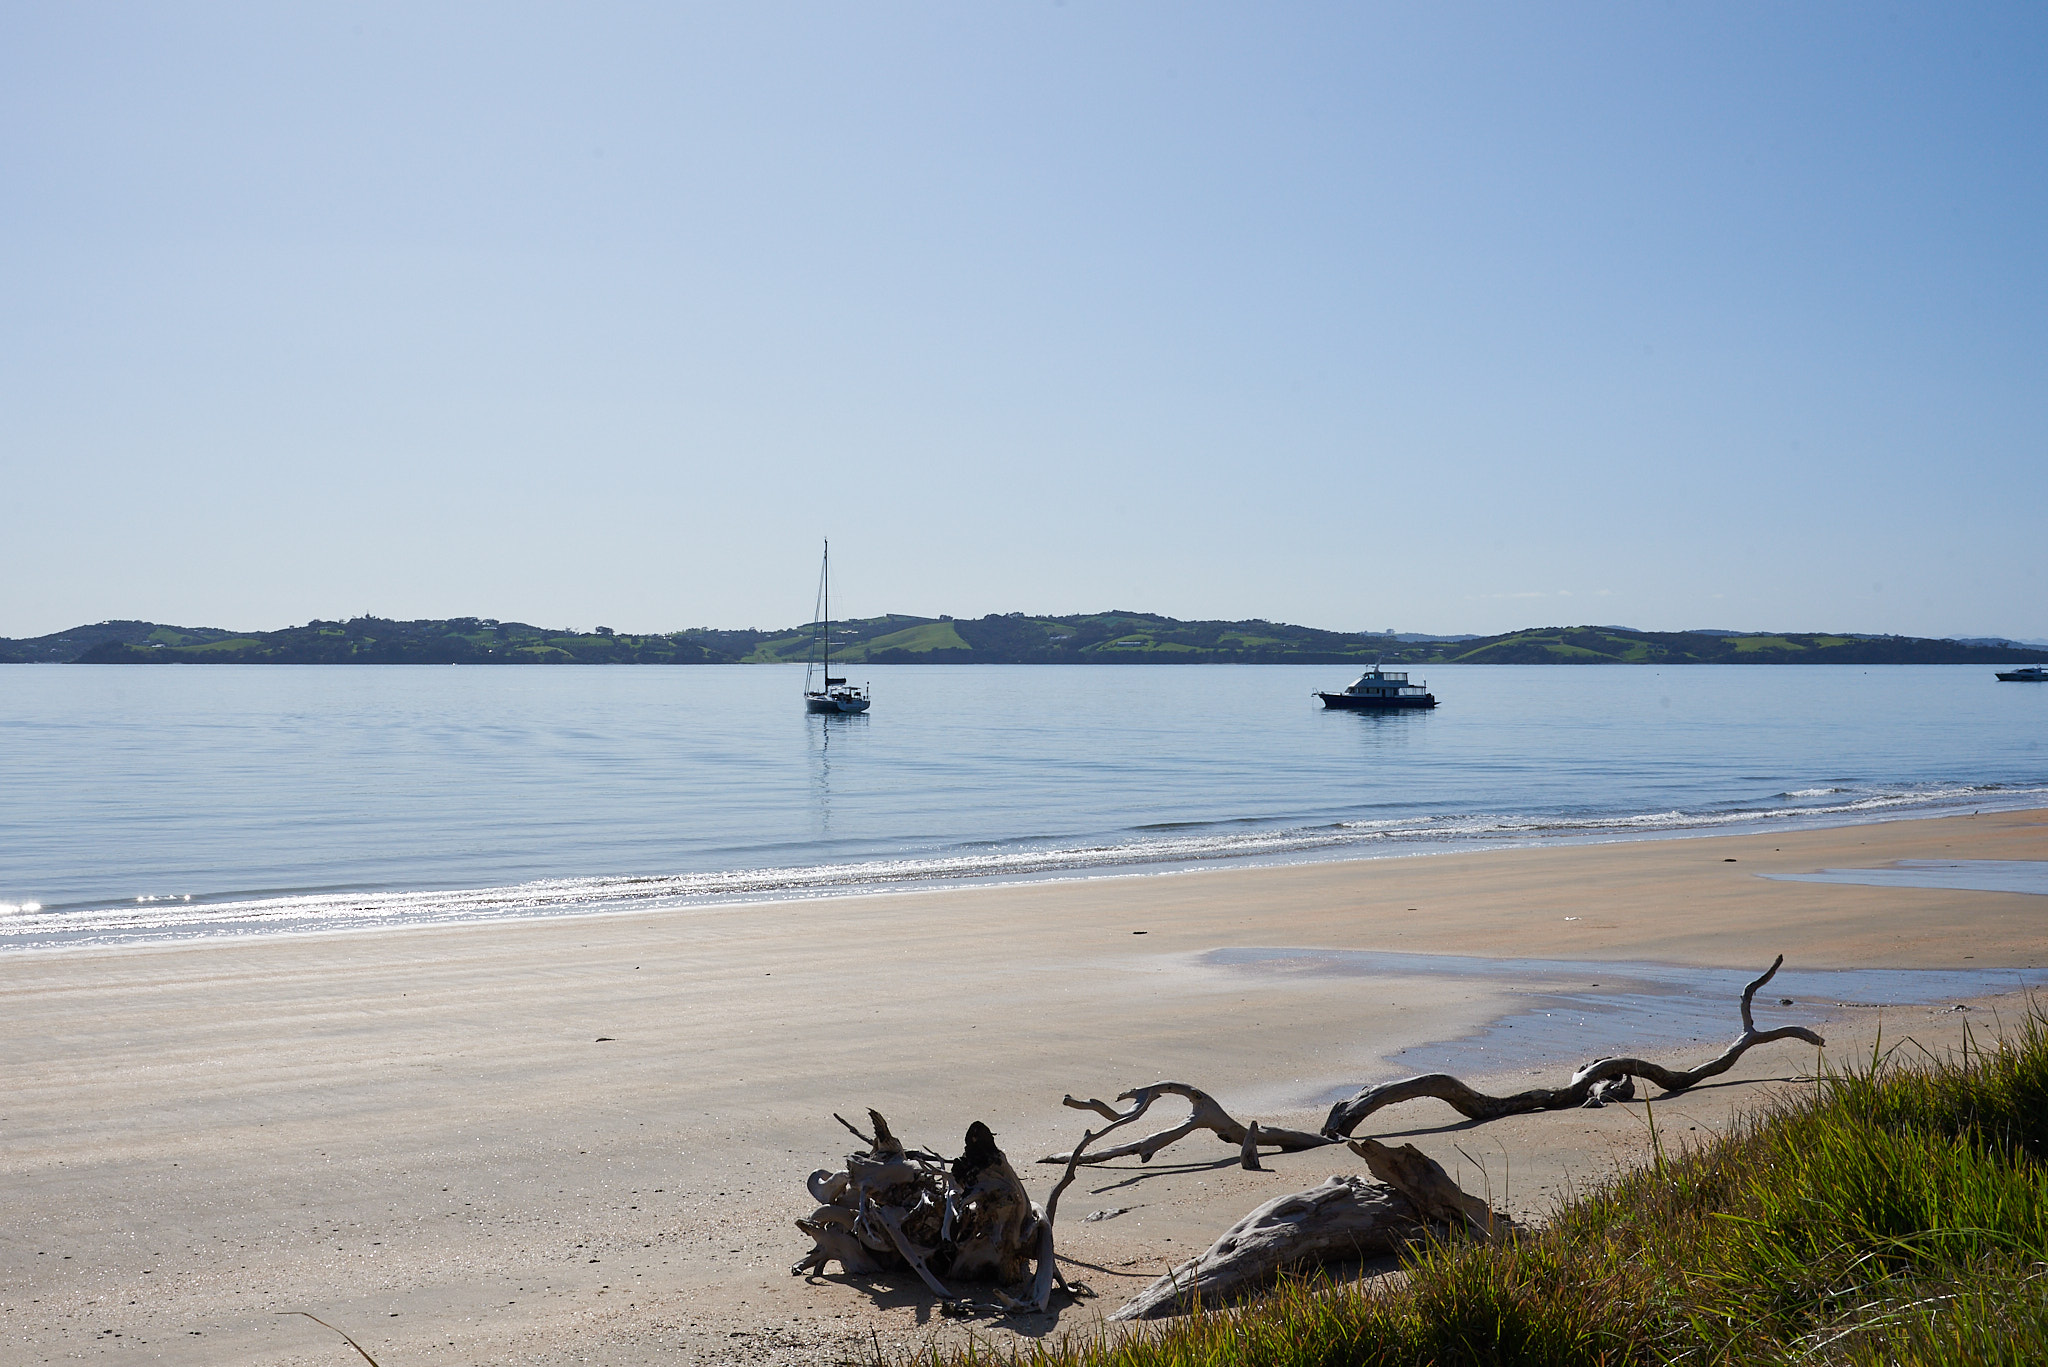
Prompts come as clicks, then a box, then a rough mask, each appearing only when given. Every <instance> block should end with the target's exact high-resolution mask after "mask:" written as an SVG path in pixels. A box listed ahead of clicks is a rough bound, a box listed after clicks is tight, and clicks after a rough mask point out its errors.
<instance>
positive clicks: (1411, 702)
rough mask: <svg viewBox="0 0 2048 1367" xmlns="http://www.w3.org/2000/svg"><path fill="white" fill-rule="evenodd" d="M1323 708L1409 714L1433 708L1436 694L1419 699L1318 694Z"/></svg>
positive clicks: (1424, 695)
mask: <svg viewBox="0 0 2048 1367" xmlns="http://www.w3.org/2000/svg"><path fill="white" fill-rule="evenodd" d="M1316 696H1317V697H1318V698H1321V699H1322V700H1323V706H1325V707H1334V708H1337V709H1338V710H1340V711H1345V712H1411V711H1414V710H1416V709H1417V708H1426V707H1435V706H1436V694H1434V693H1424V694H1423V695H1422V696H1421V697H1411V698H1403V697H1390V698H1371V697H1360V696H1358V695H1357V694H1355V693H1318V694H1316Z"/></svg>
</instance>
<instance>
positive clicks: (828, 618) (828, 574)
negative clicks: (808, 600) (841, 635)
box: [820, 536, 832, 688]
mask: <svg viewBox="0 0 2048 1367" xmlns="http://www.w3.org/2000/svg"><path fill="white" fill-rule="evenodd" d="M820 573H821V574H822V575H823V577H824V581H825V686H826V687H827V688H830V687H831V686H832V538H831V537H829V536H828V537H826V538H825V564H824V567H823V569H822V570H821V571H820Z"/></svg>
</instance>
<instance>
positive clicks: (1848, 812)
mask: <svg viewBox="0 0 2048 1367" xmlns="http://www.w3.org/2000/svg"><path fill="white" fill-rule="evenodd" d="M2044 796H2048V788H2044V787H2018V786H2010V785H2002V784H1980V785H1952V786H1935V785H1929V786H1918V787H1900V788H1896V789H1874V788H1873V789H1847V788H1807V789H1799V790H1795V791H1793V792H1789V793H1784V794H1781V795H1780V796H1779V798H1778V799H1776V800H1773V801H1771V802H1767V803H1759V804H1756V805H1728V806H1724V807H1718V808H1710V809H1705V810H1686V809H1682V808H1670V809H1666V810H1658V811H1648V812H1564V813H1547V814H1488V813H1461V814H1440V815H1406V816H1390V817H1382V818H1361V819H1354V820H1341V821H1333V822H1328V823H1325V824H1320V825H1309V826H1303V825H1291V826H1289V825H1270V826H1266V827H1263V828H1257V829H1246V828H1245V825H1246V823H1243V822H1240V821H1221V822H1214V823H1206V824H1197V823H1172V824H1167V823H1160V824H1155V825H1152V826H1147V827H1136V828H1133V829H1132V830H1131V831H1130V832H1129V833H1128V834H1126V835H1125V836H1123V837H1121V838H1117V839H1107V840H1099V841H1089V842H1066V843H1062V842H1060V841H1058V840H1039V841H1030V842H1024V841H1019V842H1013V843H1010V844H997V845H989V844H987V843H985V842H981V843H977V844H975V845H973V846H967V845H962V846H956V847H955V848H954V849H953V850H951V851H948V852H943V853H935V854H927V855H919V856H915V857H904V858H893V859H867V860H859V861H854V862H846V863H832V864H815V865H804V866H790V867H768V868H746V869H731V870H722V871H714V872H698V873H680V874H674V875H664V876H651V877H594V878H564V879H542V880H537V881H533V882H526V883H518V884H514V885H510V886H504V887H481V888H455V889H432V890H416V891H395V892H295V893H282V894H279V895H274V896H248V897H239V898H220V899H212V900H208V899H202V898H194V897H192V896H190V895H186V894H180V893H174V892H172V893H162V892H160V893H146V894H142V895H138V896H136V897H134V898H133V899H132V900H129V901H124V902H122V903H119V904H116V905H112V906H75V905H74V906H65V907H47V906H40V905H38V904H36V903H32V902H24V903H14V904H0V952H5V951H9V950H16V951H18V950H24V949H40V948H55V947H62V946H79V947H83V946H103V945H116V944H140V943H151V942H162V941H172V940H190V939H201V938H209V937H218V936H238V935H252V934H275V933H316V932H330V931H348V930H363V929H372V928H379V927H394V926H412V925H452V924H460V923H465V922H478V921H505V920H515V919H521V918H526V917H536V916H557V915H588V914H597V913H612V912H631V911H638V910H661V909H667V908H675V907H686V906H694V905H703V904H707V903H717V902H727V901H741V900H764V901H765V900H783V899H793V898H804V897H816V896H829V895H835V894H846V893H856V892H863V891H877V890H882V889H888V888H900V887H904V886H920V885H922V886H944V885H951V884H959V883H969V882H986V881H1012V880H1026V879H1035V878H1046V877H1060V876H1086V875H1088V874H1091V873H1113V872H1119V871H1130V870H1133V869H1140V868H1152V869H1167V868H1173V867H1190V866H1202V865H1210V864H1216V863H1229V862H1239V863H1243V862H1273V861H1281V860H1290V859H1299V858H1332V857H1334V858H1343V857H1371V856H1374V855H1383V854H1402V853H1413V854H1419V853H1425V852H1428V851H1430V850H1434V849H1446V848H1471V847H1475V846H1489V845H1492V846H1499V845H1531V844H1561V843H1571V842H1580V841H1594V840H1609V839H1630V838H1644V837H1648V836H1657V835H1678V834H1684V833H1686V832H1718V831H1727V830H1730V829H1738V828H1742V827H1752V826H1794V827H1810V826H1829V825H1843V824H1852V823H1854V822H1856V821H1859V820H1870V819H1879V818H1891V817H1897V816H1900V815H1925V816H1939V815H1943V814H1946V813H1951V812H1956V811H1962V810H1982V809H1994V810H1995V809H2010V808H2020V807H2028V806H2035V805H2039V804H2040V803H2041V800H2042V798H2043V797H2044ZM1821 798H1835V799H1838V800H1835V801H1819V800H1817V799H1821ZM1800 799H1804V800H1800Z"/></svg>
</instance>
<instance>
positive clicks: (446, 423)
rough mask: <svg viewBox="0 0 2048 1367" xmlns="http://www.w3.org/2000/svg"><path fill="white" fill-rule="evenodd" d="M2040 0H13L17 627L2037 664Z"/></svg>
mask: <svg viewBox="0 0 2048 1367" xmlns="http://www.w3.org/2000/svg"><path fill="white" fill-rule="evenodd" d="M2044 247H2048V6H2043V5H2040V4H2027V5H1994V4H1984V5H1967V6H1958V5H1948V4H1924V5H1880V4H1820V3H1802V4H1796V5H1787V4H1777V3H1772V4H1739V3H1738V4H1721V3H1716V4H1705V3H1699V4H1690V5H1670V4H1655V5H1653V4H1647V3H1635V2H1633V0H1632V2H1631V3H1626V4H1569V5H1543V6H1537V5H1505V4H1503V5H1497V6H1475V5H1465V4H1441V5H1422V4H1411V3H1400V4H1357V3H1345V4H1334V5H1311V4H1300V5H1291V6H1285V7H1281V6H1266V5H1237V6H1228V7H1225V6H1218V5H1205V4H1182V3H1173V4H1165V3H1070V4H1065V5H1051V4H1029V5H1026V4H1016V5H995V4H972V5H962V4H954V3H943V4H931V5H907V4H889V3H881V4H859V5H854V4H844V3H833V4H820V5H805V4H772V3H771V4H758V5H757V4H746V5H739V4H722V5H702V6H694V7H692V6H681V5H671V4H660V5H655V4H648V5H632V4H591V5H581V4H577V5H571V4H555V5H540V6H535V5H517V4H502V3H493V4H488V5H484V4H478V5H434V4H427V5H421V4H415V3H406V4H394V5H378V4H348V5H340V4H335V5H326V6H317V5H276V4H249V5H227V4H220V5H203V6H202V5H180V4H151V5H119V4H112V3H97V4H95V3H80V4H41V3H22V2H21V0H8V2H7V3H5V4H4V5H0V260H4V262H5V265H4V268H0V465H4V481H0V490H4V500H0V503H4V528H5V530H4V536H5V542H4V544H5V547H6V570H5V573H4V574H0V635H14V636H21V635H30V634H36V633H41V632H46V631H51V630H54V629H57V628H61V627H65V626H69V625H73V624H75V623H78V622H82V621H94V620H99V619H102V618H109V617H143V618H151V619H154V620H158V621H171V622H178V623H184V624H190V625H218V626H238V627H256V628H267V627H277V626H283V625H286V624H289V623H294V622H302V621H305V620H307V619H309V618H313V617H345V616H352V615H355V614H357V613H362V612H375V613H378V614H381V615H386V616H398V617H416V616H448V615H457V614H476V615H480V616H492V617H503V618H517V619H522V620H527V621H535V622H541V623H548V624H558V625H570V626H583V627H588V626H592V625H596V624H598V623H604V624H606V625H610V626H613V627H616V628H618V629H620V630H666V629H673V628H678V627H684V626H697V625H705V626H749V625H758V626H764V627H765V626H775V625H784V624H788V623H792V622H796V621H800V620H802V619H803V618H804V617H806V616H807V615H808V612H809V609H810V606H811V596H812V589H813V585H814V580H815V574H816V568H817V564H816V562H817V550H818V541H819V539H820V538H821V537H823V536H826V535H830V536H831V537H832V539H833V547H834V556H833V559H834V566H835V604H836V605H837V606H839V607H842V608H843V609H844V610H845V611H846V612H847V613H850V614H856V615H865V614H871V613H879V612H883V611H898V612H914V613H924V614H937V613H940V612H949V613H953V614H955V615H961V616H965V615H979V614H981V613H985V612H1003V611H1011V610H1030V611H1039V612H1074V611H1092V610H1099V609H1105V608H1111V607H1119V608H1134V609H1149V610H1153V611H1158V612H1165V613H1170V614H1173V615H1175V616H1181V617H1227V618H1235V617H1254V616H1256V617H1267V618H1272V619H1276V620H1288V621H1296V622H1303V623H1309V624H1312V625H1317V626H1324V627H1333V628H1340V629H1372V630H1378V629H1383V628H1387V627H1394V628H1399V629H1402V630H1419V631H1443V632H1450V631H1494V630H1502V629H1506V628H1509V627H1514V626H1522V625H1535V624H1564V623H1577V622H1603V623H1606V622H1613V623H1624V624H1629V625H1636V626H1642V627H1650V628H1685V627H1698V626H1711V627H1767V628H1776V629H1847V630H1860V631H1894V632H1902V633H1910V634H1932V635H1951V634H1965V635H1973V634H2011V635H2021V636H2035V637H2041V636H2048V593H2044V592H2043V589H2044V579H2048V560H2044V558H2043V555H2042V550H2043V546H2044V541H2048V538H2044V536H2043V530H2044V527H2043V514H2044V510H2048V384H2044V379H2048V339H2044V329H2048V288H2044V286H2048V251H2044Z"/></svg>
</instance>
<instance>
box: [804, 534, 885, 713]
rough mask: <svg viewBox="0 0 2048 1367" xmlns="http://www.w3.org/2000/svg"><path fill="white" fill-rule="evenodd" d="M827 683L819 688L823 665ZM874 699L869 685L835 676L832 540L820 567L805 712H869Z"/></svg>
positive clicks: (806, 668)
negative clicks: (833, 673)
mask: <svg viewBox="0 0 2048 1367" xmlns="http://www.w3.org/2000/svg"><path fill="white" fill-rule="evenodd" d="M821 665H822V666H823V669H824V679H825V686H824V687H823V688H818V687H815V684H816V682H817V679H818V670H819V668H820V666H821ZM871 701H872V700H871V699H870V698H869V697H868V690H867V686H866V685H865V684H863V685H861V686H860V687H859V688H855V687H854V686H853V685H852V684H849V683H848V682H847V681H846V680H845V679H841V678H834V677H833V675H832V543H831V542H830V541H827V542H826V543H825V561H824V564H823V565H822V566H821V567H820V568H819V570H818V611H817V615H816V616H815V617H814V618H813V619H812V621H811V654H810V658H809V659H807V660H805V661H804V711H806V712H828V713H830V712H837V713H848V712H865V711H867V710H868V707H869V704H870V703H871Z"/></svg>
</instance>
